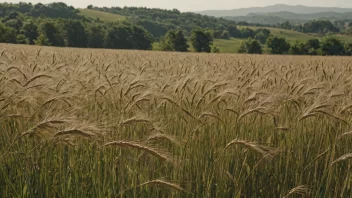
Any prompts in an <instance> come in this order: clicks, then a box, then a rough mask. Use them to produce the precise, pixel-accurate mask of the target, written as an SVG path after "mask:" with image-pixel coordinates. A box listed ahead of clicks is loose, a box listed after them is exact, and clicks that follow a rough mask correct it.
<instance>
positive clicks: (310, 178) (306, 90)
mask: <svg viewBox="0 0 352 198" xmlns="http://www.w3.org/2000/svg"><path fill="white" fill-rule="evenodd" d="M351 66H352V59H350V58H347V57H299V56H251V55H218V54H216V55H213V54H193V53H162V52H142V51H113V50H90V49H68V48H49V47H35V46H21V45H5V44H1V45H0V189H1V190H0V197H296V196H303V197H350V196H351V194H352V189H351V188H352V184H351V182H352V175H351V165H352V163H351V151H352V142H351V141H352V136H351V135H350V134H351V132H350V131H351V127H350V124H351V121H352V120H351V118H352V117H351V115H352V114H351V113H352V112H351V110H352V100H351V98H352V77H351V76H352V71H351Z"/></svg>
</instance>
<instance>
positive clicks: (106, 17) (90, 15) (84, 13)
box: [78, 9, 126, 21]
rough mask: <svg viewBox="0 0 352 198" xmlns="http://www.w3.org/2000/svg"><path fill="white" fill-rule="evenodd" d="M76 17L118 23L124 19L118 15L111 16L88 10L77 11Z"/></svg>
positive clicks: (106, 13)
mask: <svg viewBox="0 0 352 198" xmlns="http://www.w3.org/2000/svg"><path fill="white" fill-rule="evenodd" d="M78 15H81V16H85V17H88V18H93V19H96V18H99V19H100V20H102V21H120V20H124V19H125V18H126V17H125V16H121V15H118V14H111V13H108V12H102V11H98V10H90V9H79V13H78Z"/></svg>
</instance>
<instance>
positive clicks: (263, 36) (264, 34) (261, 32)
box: [254, 28, 271, 44]
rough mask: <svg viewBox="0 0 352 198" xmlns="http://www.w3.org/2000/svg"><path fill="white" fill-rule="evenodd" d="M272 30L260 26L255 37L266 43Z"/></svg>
mask: <svg viewBox="0 0 352 198" xmlns="http://www.w3.org/2000/svg"><path fill="white" fill-rule="evenodd" d="M270 33H271V32H270V30H268V29H265V28H259V29H257V30H256V31H255V37H254V38H255V39H256V40H258V41H259V42H260V43H262V44H265V42H266V40H267V39H268V38H269V36H270Z"/></svg>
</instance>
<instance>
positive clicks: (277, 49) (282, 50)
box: [266, 36, 290, 54]
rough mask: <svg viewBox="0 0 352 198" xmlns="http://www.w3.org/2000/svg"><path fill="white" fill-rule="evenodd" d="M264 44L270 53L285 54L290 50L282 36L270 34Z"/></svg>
mask: <svg viewBox="0 0 352 198" xmlns="http://www.w3.org/2000/svg"><path fill="white" fill-rule="evenodd" d="M266 45H267V47H268V48H270V51H271V53H272V54H287V53H288V51H289V50H290V44H289V43H288V42H287V41H286V39H285V38H283V37H275V36H270V37H269V38H268V39H267V41H266Z"/></svg>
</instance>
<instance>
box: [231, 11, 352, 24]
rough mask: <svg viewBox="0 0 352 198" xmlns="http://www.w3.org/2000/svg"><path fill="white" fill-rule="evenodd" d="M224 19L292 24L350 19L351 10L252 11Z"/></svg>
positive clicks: (351, 15)
mask: <svg viewBox="0 0 352 198" xmlns="http://www.w3.org/2000/svg"><path fill="white" fill-rule="evenodd" d="M224 18H225V19H229V20H233V21H237V22H239V21H246V22H248V23H259V24H265V25H276V24H278V23H284V22H286V21H289V22H290V23H292V24H298V23H301V24H302V23H305V22H307V21H310V20H344V21H352V12H345V13H338V12H320V13H315V14H297V13H293V12H286V11H281V12H271V13H252V14H248V15H246V16H228V17H224Z"/></svg>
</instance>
